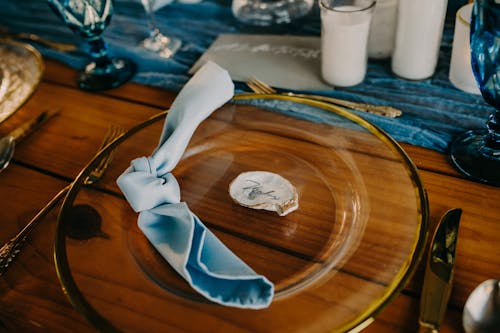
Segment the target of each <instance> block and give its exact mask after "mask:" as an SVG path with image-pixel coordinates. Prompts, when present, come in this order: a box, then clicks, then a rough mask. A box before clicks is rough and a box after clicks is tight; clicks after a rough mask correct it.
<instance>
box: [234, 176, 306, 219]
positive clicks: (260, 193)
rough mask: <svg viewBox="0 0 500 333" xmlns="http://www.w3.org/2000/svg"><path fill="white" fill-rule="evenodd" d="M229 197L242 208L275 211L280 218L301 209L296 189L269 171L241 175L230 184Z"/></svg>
mask: <svg viewBox="0 0 500 333" xmlns="http://www.w3.org/2000/svg"><path fill="white" fill-rule="evenodd" d="M229 195H230V196H231V198H232V199H233V200H234V201H235V202H236V203H238V204H240V205H241V206H244V207H248V208H252V209H264V210H269V211H274V212H276V213H278V215H280V216H285V215H287V214H288V213H290V212H292V211H294V210H296V209H297V208H298V207H299V196H298V194H297V190H296V189H295V187H294V186H293V185H292V184H291V183H290V182H289V181H288V180H286V179H285V178H283V177H282V176H280V175H278V174H276V173H272V172H269V171H248V172H243V173H240V174H239V175H238V176H237V177H236V178H235V179H234V180H233V181H232V182H231V184H229Z"/></svg>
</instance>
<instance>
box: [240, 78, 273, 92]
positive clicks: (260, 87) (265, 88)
mask: <svg viewBox="0 0 500 333" xmlns="http://www.w3.org/2000/svg"><path fill="white" fill-rule="evenodd" d="M247 85H248V87H250V89H252V90H253V91H254V92H256V93H260V94H276V93H277V91H276V90H275V89H273V88H272V87H271V86H269V85H268V84H266V83H264V82H262V81H260V80H259V79H257V78H256V77H251V78H250V81H249V82H248V83H247Z"/></svg>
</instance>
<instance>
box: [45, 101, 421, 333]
mask: <svg viewBox="0 0 500 333" xmlns="http://www.w3.org/2000/svg"><path fill="white" fill-rule="evenodd" d="M251 99H255V100H257V99H261V100H264V99H274V100H283V101H290V102H295V103H299V104H304V105H309V106H313V107H317V108H320V109H324V110H328V111H330V112H333V113H336V114H337V115H339V116H341V117H344V118H347V119H348V120H351V121H352V122H354V123H356V124H357V125H360V126H361V127H363V128H364V129H366V130H368V131H369V132H370V133H372V134H374V135H375V136H376V137H377V138H378V139H379V140H381V141H382V142H383V143H385V144H386V145H387V146H388V147H389V148H390V149H391V150H392V151H393V152H394V153H395V154H397V155H398V156H399V157H401V158H402V160H403V161H404V166H405V168H406V170H407V172H408V175H409V177H410V179H411V181H412V184H413V188H414V191H415V196H416V200H417V202H418V206H419V208H420V210H419V212H418V221H417V223H416V225H417V228H416V230H415V237H414V240H415V241H414V243H413V247H412V251H411V253H410V254H409V256H408V257H407V258H406V261H405V263H404V264H403V265H402V266H401V268H400V270H399V271H398V272H397V274H395V277H394V279H393V280H392V281H391V283H390V284H388V286H387V287H386V288H385V292H384V293H383V295H382V296H380V297H378V298H377V299H375V300H373V302H372V303H371V304H370V305H369V306H367V307H366V308H365V309H364V310H363V311H361V312H360V314H359V316H357V317H356V318H355V319H353V320H351V321H349V322H347V323H345V324H344V325H343V326H341V327H339V328H337V329H335V330H334V332H359V331H360V330H362V329H363V328H365V327H367V326H368V325H369V324H370V323H372V322H373V321H374V316H375V315H376V314H377V313H379V312H380V311H381V310H382V309H384V308H385V307H386V306H387V305H388V304H389V303H390V302H391V301H392V300H393V299H394V298H395V297H396V296H398V294H399V292H400V291H401V290H402V289H403V288H404V286H405V285H406V283H407V282H408V280H409V279H410V278H411V276H412V275H413V273H414V272H415V270H416V268H417V266H418V263H419V262H420V260H421V258H422V256H423V254H424V252H425V244H426V241H427V237H428V224H429V204H428V198H427V193H426V191H425V189H424V186H423V183H422V181H421V178H420V176H419V173H418V170H417V167H416V166H415V164H414V163H413V161H412V160H411V159H410V157H409V156H408V155H407V154H406V152H405V151H404V149H403V148H402V147H401V146H400V145H399V144H398V143H397V142H396V141H395V140H394V139H393V138H392V137H391V136H390V135H389V134H387V133H386V132H385V131H383V130H382V129H380V128H379V127H377V126H376V125H374V124H372V123H370V122H369V121H367V120H365V119H363V118H362V117H360V116H358V115H356V114H354V113H351V112H349V111H347V110H346V109H343V108H341V107H338V106H334V105H331V104H328V103H325V102H320V101H315V100H311V99H307V98H302V97H290V96H283V95H277V94H253V93H248V94H246V93H245V94H240V95H236V96H235V97H234V98H233V100H234V101H244V100H251ZM167 113H168V110H166V111H163V112H161V113H158V114H156V115H155V116H153V117H151V118H149V119H148V120H146V121H144V122H143V123H140V124H138V125H136V126H135V127H133V128H131V129H130V130H128V131H127V132H126V133H124V134H123V135H121V136H120V137H118V138H116V139H115V140H114V141H113V142H111V143H110V144H109V145H108V146H107V147H105V148H103V149H102V150H101V151H99V152H98V153H97V154H96V155H95V156H94V158H93V159H92V160H91V161H90V162H89V163H88V164H87V165H86V166H85V167H84V168H83V169H82V171H81V172H80V173H79V175H78V176H77V177H76V179H75V181H74V182H73V184H72V186H71V189H70V190H69V192H68V193H67V195H66V197H65V199H64V201H63V204H62V206H61V208H60V211H59V215H58V221H57V228H56V235H55V243H54V260H55V265H56V270H57V275H58V278H59V281H60V284H61V287H62V289H63V291H64V292H65V294H66V296H67V297H68V299H69V301H70V302H71V304H72V305H73V307H74V308H75V309H76V310H77V311H78V312H80V313H81V314H82V315H83V316H84V317H85V318H86V319H87V320H88V321H89V322H90V323H91V324H92V325H93V326H94V327H96V328H97V329H99V330H100V331H102V332H121V331H120V330H118V329H117V328H116V327H114V326H113V324H111V323H110V322H109V321H108V320H107V319H106V318H104V317H103V316H102V315H101V314H99V313H98V311H96V310H95V309H94V308H93V307H92V305H90V303H89V302H88V301H87V300H86V299H85V297H84V296H83V294H82V293H81V292H80V290H79V288H78V286H77V285H76V282H75V280H74V279H73V277H72V274H71V270H70V267H69V263H68V258H67V253H66V235H65V232H64V230H63V228H62V220H63V218H64V215H65V214H66V211H67V210H68V209H69V208H70V207H71V206H72V204H73V201H74V200H75V198H76V196H77V194H78V192H79V190H80V189H81V187H82V186H83V180H84V179H85V177H86V176H87V175H88V173H89V172H90V171H91V170H92V169H93V168H94V167H95V166H96V165H97V164H98V163H99V159H100V156H101V155H103V154H107V153H109V152H110V151H111V150H113V149H115V148H116V147H117V146H118V145H120V144H121V143H122V142H124V141H125V140H126V139H127V138H128V137H130V136H132V135H133V134H135V133H137V132H139V131H140V130H142V129H143V128H145V127H147V126H149V125H151V124H153V123H154V122H156V121H158V120H159V119H161V118H163V117H165V116H166V115H167Z"/></svg>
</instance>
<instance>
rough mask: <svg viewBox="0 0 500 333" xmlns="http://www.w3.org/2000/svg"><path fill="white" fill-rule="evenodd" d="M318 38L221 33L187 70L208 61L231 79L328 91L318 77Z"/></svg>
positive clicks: (296, 88) (319, 43)
mask: <svg viewBox="0 0 500 333" xmlns="http://www.w3.org/2000/svg"><path fill="white" fill-rule="evenodd" d="M320 46H321V39H320V37H311V36H307V37H306V36H283V35H245V34H222V35H220V36H219V37H218V38H217V39H216V40H215V41H214V42H213V43H212V45H211V46H210V47H209V48H208V49H207V51H205V53H204V54H203V55H202V56H201V57H200V59H198V61H197V62H196V63H195V64H194V65H193V67H192V68H191V69H190V70H189V73H190V74H193V73H194V72H196V70H198V68H200V67H201V66H202V65H203V64H204V63H205V62H206V61H208V60H211V61H214V62H216V63H217V64H219V65H220V66H221V67H223V68H225V69H226V70H227V71H228V72H229V74H230V75H231V79H232V80H234V81H242V82H245V81H248V80H249V79H250V78H251V77H256V78H258V79H259V80H262V81H264V82H266V83H268V84H269V85H271V86H273V87H279V88H283V89H294V90H325V89H326V90H331V89H333V88H332V87H331V86H329V85H327V84H326V83H325V82H323V81H322V79H321V74H320V73H321V63H320V61H321V47H320Z"/></svg>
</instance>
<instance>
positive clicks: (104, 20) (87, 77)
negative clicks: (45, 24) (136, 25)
mask: <svg viewBox="0 0 500 333" xmlns="http://www.w3.org/2000/svg"><path fill="white" fill-rule="evenodd" d="M46 1H47V2H48V4H49V6H50V7H51V8H52V10H53V11H54V12H55V13H56V14H57V15H58V16H59V17H60V18H61V19H62V20H63V21H64V22H65V23H66V25H68V27H70V28H71V30H73V32H75V33H76V34H77V35H80V36H82V37H83V38H85V39H86V40H87V42H88V44H89V47H90V56H91V57H92V62H91V63H89V64H88V65H87V66H86V67H85V69H84V70H83V71H82V72H81V73H80V75H79V77H78V85H79V87H80V88H82V89H85V90H93V91H97V90H105V89H109V88H114V87H117V86H119V85H121V84H123V83H125V82H126V81H128V80H130V79H131V78H132V76H133V75H134V74H135V71H136V65H135V64H134V63H133V62H131V61H130V60H127V59H121V58H111V57H110V56H109V55H108V50H107V46H106V43H105V42H104V40H103V39H102V37H101V35H102V33H103V32H104V29H106V27H107V26H108V25H109V22H110V20H111V15H112V13H113V2H114V1H113V0H46Z"/></svg>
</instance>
